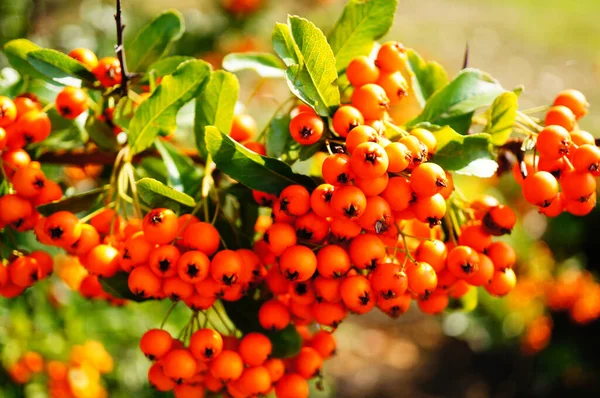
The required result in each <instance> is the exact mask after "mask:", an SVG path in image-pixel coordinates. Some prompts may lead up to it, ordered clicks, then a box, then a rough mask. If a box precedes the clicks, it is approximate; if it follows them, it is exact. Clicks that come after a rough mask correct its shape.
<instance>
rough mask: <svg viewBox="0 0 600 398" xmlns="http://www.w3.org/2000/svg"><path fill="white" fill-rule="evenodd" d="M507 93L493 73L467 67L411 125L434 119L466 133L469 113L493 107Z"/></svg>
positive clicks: (431, 121)
mask: <svg viewBox="0 0 600 398" xmlns="http://www.w3.org/2000/svg"><path fill="white" fill-rule="evenodd" d="M503 92H504V89H503V88H502V86H501V85H500V83H498V81H497V80H495V79H494V78H493V77H491V76H490V75H489V74H487V73H485V72H482V71H480V70H477V69H463V70H462V71H461V72H460V73H459V74H458V75H457V76H456V78H455V79H454V80H453V81H452V82H450V84H448V85H447V86H446V87H444V88H443V89H441V90H439V91H436V92H435V93H434V94H433V95H432V96H431V98H429V100H428V101H427V104H426V105H425V109H423V112H422V113H421V114H420V115H419V116H417V117H416V118H415V119H413V120H411V121H410V122H408V124H407V125H408V126H409V127H411V126H414V125H415V124H417V123H420V122H430V123H433V124H438V125H440V126H443V125H449V126H450V127H453V128H455V130H456V131H458V132H459V133H461V134H466V133H467V131H468V129H465V126H466V125H467V124H466V122H465V120H466V115H469V114H472V113H473V112H474V111H475V110H476V109H478V108H481V107H484V106H489V105H490V104H491V103H492V101H494V98H496V97H497V96H498V95H500V94H501V93H503ZM469 120H470V117H469Z"/></svg>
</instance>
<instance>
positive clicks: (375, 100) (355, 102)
mask: <svg viewBox="0 0 600 398" xmlns="http://www.w3.org/2000/svg"><path fill="white" fill-rule="evenodd" d="M389 105H390V100H389V98H388V96H387V94H386V93H385V90H384V89H383V88H381V87H380V86H378V85H376V84H365V85H364V86H360V87H359V88H357V89H356V90H354V93H353V94H352V106H354V107H355V108H356V109H358V110H359V111H360V113H362V114H363V116H364V117H365V119H381V118H382V117H383V115H384V114H385V112H386V111H387V109H388V107H389Z"/></svg>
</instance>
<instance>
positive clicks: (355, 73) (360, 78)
mask: <svg viewBox="0 0 600 398" xmlns="http://www.w3.org/2000/svg"><path fill="white" fill-rule="evenodd" d="M346 76H347V77H348V80H350V83H351V84H352V85H353V86H354V87H361V86H364V85H365V84H369V83H375V82H377V80H378V79H379V68H378V67H377V66H376V65H375V61H374V60H372V59H370V58H368V57H365V56H364V55H361V56H358V57H355V58H353V59H352V61H350V63H349V64H348V67H347V68H346Z"/></svg>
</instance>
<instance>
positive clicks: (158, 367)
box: [148, 362, 176, 392]
mask: <svg viewBox="0 0 600 398" xmlns="http://www.w3.org/2000/svg"><path fill="white" fill-rule="evenodd" d="M148 382H149V383H150V384H151V385H152V387H154V388H155V389H156V390H157V391H163V392H164V391H171V390H172V389H174V388H175V386H176V384H175V382H174V381H173V380H171V379H170V378H169V377H167V376H166V375H165V373H164V370H163V364H162V363H161V362H156V363H154V364H152V366H150V369H149V370H148Z"/></svg>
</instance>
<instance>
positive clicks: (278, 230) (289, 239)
mask: <svg viewBox="0 0 600 398" xmlns="http://www.w3.org/2000/svg"><path fill="white" fill-rule="evenodd" d="M263 239H264V241H265V242H267V243H268V244H269V250H270V251H271V252H272V253H273V254H274V255H276V256H280V255H281V254H282V253H283V252H284V251H285V249H287V248H288V247H291V246H294V245H295V244H296V240H297V238H296V231H295V230H294V227H292V226H291V225H289V224H285V223H279V222H276V223H274V224H273V225H271V226H270V227H269V229H268V230H267V232H265V234H264V235H263Z"/></svg>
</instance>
